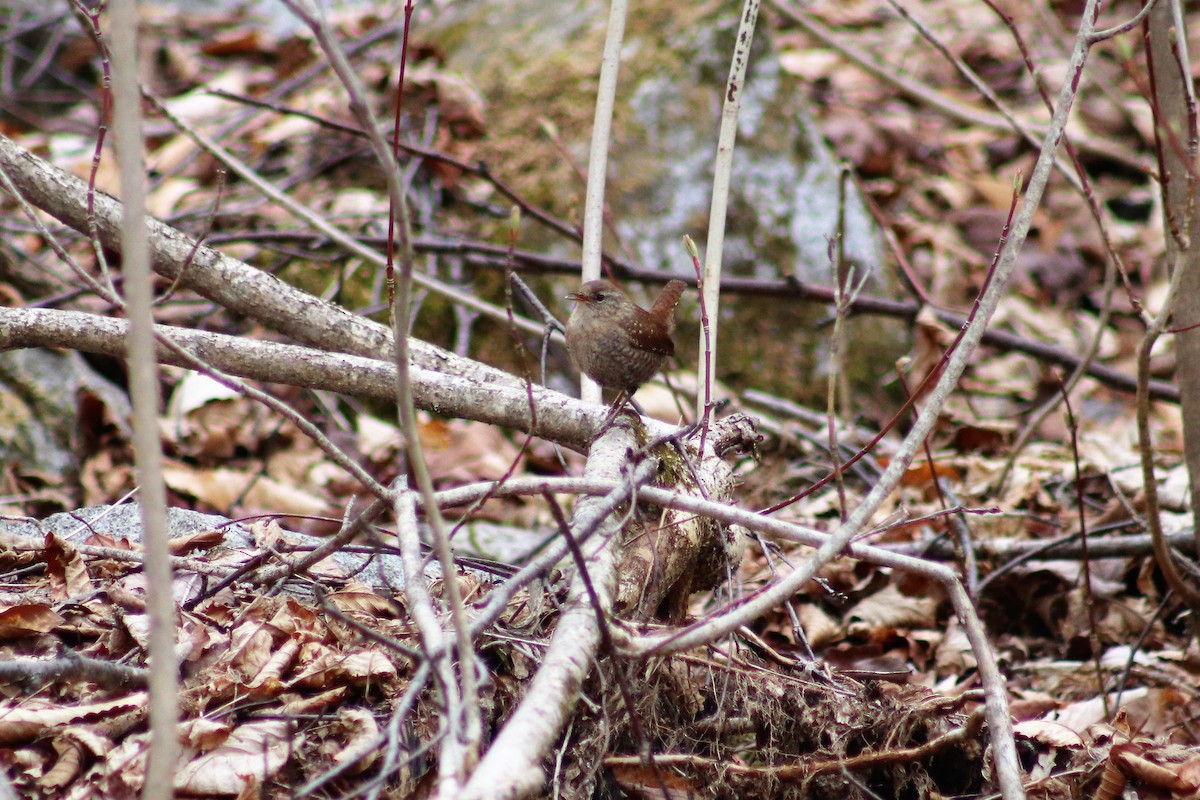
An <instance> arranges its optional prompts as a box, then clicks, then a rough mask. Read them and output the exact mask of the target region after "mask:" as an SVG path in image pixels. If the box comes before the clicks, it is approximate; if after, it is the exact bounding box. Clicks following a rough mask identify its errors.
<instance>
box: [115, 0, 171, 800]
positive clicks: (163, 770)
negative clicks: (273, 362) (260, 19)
mask: <svg viewBox="0 0 1200 800" xmlns="http://www.w3.org/2000/svg"><path fill="white" fill-rule="evenodd" d="M112 39H113V48H112V49H113V52H112V66H113V99H114V103H113V106H114V109H113V123H114V124H113V128H114V137H115V139H116V143H117V166H118V171H119V173H120V176H121V199H122V202H123V213H122V215H121V267H122V270H123V271H124V274H125V292H126V306H127V313H128V315H129V380H130V394H131V399H132V401H133V447H134V454H135V456H136V459H137V474H138V484H139V485H140V487H141V488H140V501H141V502H140V505H141V512H142V536H143V543H144V546H145V548H146V562H145V570H146V578H147V596H148V602H147V604H146V606H147V611H148V612H149V617H150V756H149V758H150V760H149V764H148V765H147V767H146V784H145V787H144V789H143V795H142V796H143V797H145V798H156V799H159V798H171V797H173V796H174V794H175V790H174V786H175V780H174V777H175V767H176V763H175V762H176V760H177V759H178V757H179V745H178V742H177V740H176V736H175V726H176V723H177V721H178V719H179V710H178V707H177V705H176V696H177V693H178V688H179V676H178V672H177V669H176V666H175V602H174V599H173V598H172V595H171V554H170V552H169V549H168V545H167V496H166V488H165V486H164V484H163V476H162V444H161V442H160V441H159V436H158V407H159V397H158V363H157V360H156V357H155V345H154V317H153V314H152V312H151V309H152V306H153V282H152V277H153V276H152V274H151V271H150V243H149V233H148V231H147V228H146V213H145V205H146V198H145V189H144V186H143V181H144V180H145V174H146V172H145V167H144V165H143V163H142V112H141V103H142V96H141V91H140V89H139V88H138V74H137V4H136V2H135V0H116V2H114V3H113V5H112Z"/></svg>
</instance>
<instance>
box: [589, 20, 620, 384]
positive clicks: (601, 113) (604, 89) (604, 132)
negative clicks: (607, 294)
mask: <svg viewBox="0 0 1200 800" xmlns="http://www.w3.org/2000/svg"><path fill="white" fill-rule="evenodd" d="M625 11H626V2H625V0H612V4H611V5H610V6H609V11H608V32H607V34H605V37H604V56H603V58H602V60H601V61H600V86H599V89H598V90H597V92H596V116H595V119H594V120H593V121H592V146H591V151H590V153H589V154H588V174H587V193H586V194H585V196H584V207H583V275H582V276H581V277H582V279H583V281H584V282H586V281H590V280H594V279H595V278H599V277H600V256H601V253H602V251H603V239H604V184H605V179H606V178H607V177H608V142H609V139H610V138H611V134H612V116H613V106H614V104H615V103H616V97H617V75H618V73H619V72H620V69H621V42H622V41H623V40H624V38H625ZM581 380H582V381H583V386H582V391H581V395H582V397H583V399H584V400H586V401H588V402H589V403H599V402H600V385H599V384H597V383H595V382H594V381H592V380H591V379H590V378H588V377H587V376H586V375H584V376H583V377H582V378H581Z"/></svg>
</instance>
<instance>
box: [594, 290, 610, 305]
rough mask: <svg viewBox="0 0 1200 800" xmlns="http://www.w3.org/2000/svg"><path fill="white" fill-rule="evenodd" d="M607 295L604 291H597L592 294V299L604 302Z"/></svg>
mask: <svg viewBox="0 0 1200 800" xmlns="http://www.w3.org/2000/svg"><path fill="white" fill-rule="evenodd" d="M607 297H608V295H606V294H605V293H604V292H596V293H595V294H594V295H592V299H593V300H595V301H596V302H597V303H603V302H604V300H605V299H606V298H607Z"/></svg>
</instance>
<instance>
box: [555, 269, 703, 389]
mask: <svg viewBox="0 0 1200 800" xmlns="http://www.w3.org/2000/svg"><path fill="white" fill-rule="evenodd" d="M685 288H687V284H685V283H684V282H683V281H678V280H676V281H670V282H669V283H667V285H666V286H664V287H663V290H662V292H661V293H660V294H659V295H658V299H657V300H655V301H654V305H653V306H652V307H651V308H650V310H649V311H647V310H646V309H644V308H639V307H638V306H637V305H636V304H634V302H633V301H632V300H630V299H629V296H628V295H626V294H625V293H624V292H623V291H621V290H620V289H618V288H617V287H615V286H613V285H612V284H611V283H609V282H608V281H605V280H597V281H588V282H587V283H585V284H584V285H583V286H582V287H581V288H580V290H579V291H578V292H573V293H571V294H569V295H567V298H568V299H570V300H574V301H575V309H574V310H573V311H572V312H571V318H570V319H569V320H568V321H567V347H568V349H570V351H571V355H572V357H574V359H575V363H576V364H578V365H579V369H580V370H582V371H583V373H584V374H585V375H587V376H588V377H589V378H591V379H592V380H594V381H595V382H596V383H598V384H600V385H601V386H603V387H605V388H606V389H617V390H618V391H620V392H622V393H624V394H623V396H628V397H632V396H633V393H634V392H636V391H637V390H638V387H639V386H641V385H642V384H643V383H645V382H646V381H648V380H650V378H651V377H652V376H653V375H654V373H656V372H658V370H659V368H661V367H662V365H663V361H665V360H666V359H667V357H668V356H672V355H674V354H675V342H674V341H672V340H671V333H672V332H674V330H675V306H676V305H677V304H678V303H679V297H680V295H682V294H683V290H684V289H685ZM623 396H618V402H619V401H620V400H621V399H623ZM614 405H615V404H614Z"/></svg>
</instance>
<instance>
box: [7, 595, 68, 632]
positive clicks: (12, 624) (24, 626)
mask: <svg viewBox="0 0 1200 800" xmlns="http://www.w3.org/2000/svg"><path fill="white" fill-rule="evenodd" d="M64 622H66V620H65V619H63V618H62V617H60V616H59V615H58V614H57V613H56V612H55V611H54V609H52V608H50V606H47V605H43V604H42V603H28V604H24V605H19V606H12V607H11V608H6V609H4V610H3V611H0V641H9V640H10V639H18V638H20V637H22V636H27V635H29V634H31V633H49V632H50V631H52V630H54V629H55V628H57V627H58V626H59V625H62V624H63V623H64Z"/></svg>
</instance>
